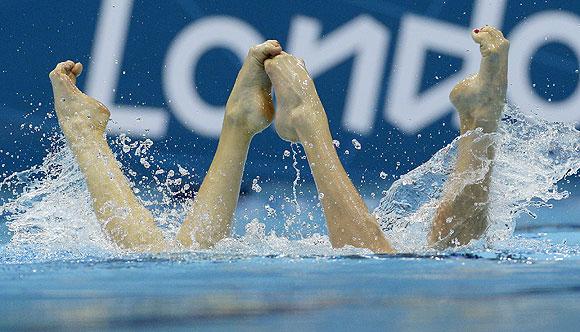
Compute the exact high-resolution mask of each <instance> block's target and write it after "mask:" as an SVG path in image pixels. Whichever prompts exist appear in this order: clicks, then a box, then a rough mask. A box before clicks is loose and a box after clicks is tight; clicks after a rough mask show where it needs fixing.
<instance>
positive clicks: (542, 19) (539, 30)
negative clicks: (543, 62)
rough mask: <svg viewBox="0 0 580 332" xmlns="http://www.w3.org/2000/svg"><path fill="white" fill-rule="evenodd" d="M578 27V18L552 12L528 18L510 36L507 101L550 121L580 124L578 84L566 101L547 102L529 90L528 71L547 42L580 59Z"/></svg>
mask: <svg viewBox="0 0 580 332" xmlns="http://www.w3.org/2000/svg"><path fill="white" fill-rule="evenodd" d="M579 26H580V19H579V18H578V17H577V16H575V15H573V14H569V13H563V12H555V11H551V12H544V13H540V14H536V15H534V16H532V17H530V18H528V19H527V20H526V21H525V23H522V24H520V25H518V26H516V28H514V30H513V31H512V32H511V33H510V41H511V49H512V52H511V54H510V59H509V61H510V69H509V72H510V74H509V76H510V82H512V84H511V85H510V97H511V99H512V100H513V101H514V103H515V104H516V105H518V106H519V107H520V109H521V110H523V111H525V112H529V111H531V110H537V111H538V114H539V115H540V116H542V117H543V118H545V119H547V120H549V121H566V122H574V121H578V120H580V107H579V105H580V83H579V84H578V85H577V87H576V90H575V91H574V93H573V94H572V95H571V96H570V97H568V98H567V99H565V100H562V101H559V102H548V101H546V100H545V99H543V98H542V97H540V96H538V95H537V94H536V93H535V92H534V90H533V89H532V82H531V77H530V68H529V67H530V59H531V58H532V56H533V55H534V53H535V52H537V50H538V49H539V48H540V47H541V46H542V45H543V44H546V43H548V42H554V41H558V42H561V43H564V44H566V45H568V46H569V47H571V48H572V50H573V51H574V53H575V54H576V56H577V57H578V56H580V38H579V37H578V27H579ZM546 36H548V40H547V41H546V39H545V37H546Z"/></svg>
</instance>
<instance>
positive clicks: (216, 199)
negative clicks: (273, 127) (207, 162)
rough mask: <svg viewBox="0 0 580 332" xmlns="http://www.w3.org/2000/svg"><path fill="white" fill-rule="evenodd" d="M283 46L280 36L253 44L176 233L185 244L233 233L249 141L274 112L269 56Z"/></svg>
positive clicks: (202, 243)
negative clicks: (215, 145)
mask: <svg viewBox="0 0 580 332" xmlns="http://www.w3.org/2000/svg"><path fill="white" fill-rule="evenodd" d="M281 51H282V48H281V47H280V44H279V43H278V42H277V41H275V40H270V41H267V42H265V43H263V44H260V45H257V46H255V47H253V48H252V49H250V52H249V53H248V57H247V58H246V61H245V62H244V65H243V66H242V69H241V70H240V73H239V74H238V77H237V79H236V83H235V85H234V88H233V90H232V93H231V95H230V97H229V99H228V102H227V105H226V113H225V117H224V123H223V127H222V132H221V136H220V140H219V144H218V148H217V152H216V154H215V157H214V159H213V161H212V164H211V166H210V168H209V171H208V172H207V175H206V176H205V179H204V181H203V183H202V185H201V188H200V189H199V192H198V194H197V196H196V198H195V201H194V202H193V206H192V207H191V210H190V211H189V214H188V215H187V217H186V219H185V222H184V223H183V225H182V226H181V229H180V230H179V233H178V234H177V239H178V240H179V241H180V242H181V244H182V245H184V246H191V245H192V243H193V239H195V242H197V243H198V244H199V245H200V246H201V247H203V248H208V247H211V246H213V245H214V244H215V243H216V242H218V241H219V240H221V239H223V238H225V237H227V236H228V235H229V234H230V231H231V225H232V218H233V215H234V210H235V208H236V205H237V202H238V195H239V192H240V184H241V179H242V174H243V172H244V164H245V163H246V157H247V155H248V148H249V146H250V141H251V140H252V137H253V136H254V135H255V134H257V133H259V132H261V131H262V130H264V129H265V128H266V127H268V126H269V125H270V123H271V122H272V119H273V117H274V107H273V105H272V96H271V92H272V84H271V83H270V79H269V78H268V76H267V75H266V72H265V71H264V60H266V59H268V58H270V57H272V56H275V55H278V54H280V52H281Z"/></svg>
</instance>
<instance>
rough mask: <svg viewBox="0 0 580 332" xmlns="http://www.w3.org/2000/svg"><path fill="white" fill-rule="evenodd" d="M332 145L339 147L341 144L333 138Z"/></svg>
mask: <svg viewBox="0 0 580 332" xmlns="http://www.w3.org/2000/svg"><path fill="white" fill-rule="evenodd" d="M332 145H334V147H337V148H338V147H339V146H340V142H339V141H338V140H335V139H333V140H332Z"/></svg>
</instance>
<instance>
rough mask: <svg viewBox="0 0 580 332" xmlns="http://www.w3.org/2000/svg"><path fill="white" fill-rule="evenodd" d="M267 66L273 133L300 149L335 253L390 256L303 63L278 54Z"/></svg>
mask: <svg viewBox="0 0 580 332" xmlns="http://www.w3.org/2000/svg"><path fill="white" fill-rule="evenodd" d="M265 65H266V72H267V73H268V75H269V76H270V79H271V80H272V84H273V85H274V90H275V92H276V97H277V99H278V104H279V105H278V111H277V114H276V123H275V125H276V131H277V132H278V134H279V135H280V137H282V138H283V139H285V140H288V141H291V142H300V143H302V145H303V146H304V149H305V151H306V155H307V157H308V162H309V164H310V168H311V170H312V174H313V175H314V180H315V182H316V186H317V189H318V192H319V197H320V200H321V202H322V206H323V208H324V215H325V217H326V223H327V225H328V233H329V237H330V241H331V243H332V245H333V247H343V246H345V245H351V246H354V247H359V248H368V249H371V250H373V251H374V252H393V249H392V247H391V245H390V244H389V242H388V241H387V239H386V238H385V236H384V234H383V232H382V231H381V229H380V227H379V224H378V222H377V220H376V218H375V217H374V216H373V215H372V214H370V213H369V211H368V209H367V207H366V205H365V203H364V201H363V200H362V198H361V197H360V195H359V193H358V192H357V190H356V188H355V187H354V186H353V184H352V182H351V181H350V179H349V178H348V175H347V174H346V172H345V170H344V168H343V167H342V164H341V162H340V160H339V159H338V155H337V154H336V150H335V148H334V146H333V144H332V137H331V134H330V130H329V127H328V120H327V118H326V113H325V111H324V108H323V107H322V103H321V102H320V99H319V97H318V94H317V92H316V88H315V87H314V82H313V81H312V79H311V78H310V76H309V75H308V72H307V71H306V69H305V68H304V63H303V62H302V61H301V60H298V59H296V58H295V57H293V56H291V55H289V54H287V53H282V55H279V56H276V57H274V58H273V59H271V60H266V62H265Z"/></svg>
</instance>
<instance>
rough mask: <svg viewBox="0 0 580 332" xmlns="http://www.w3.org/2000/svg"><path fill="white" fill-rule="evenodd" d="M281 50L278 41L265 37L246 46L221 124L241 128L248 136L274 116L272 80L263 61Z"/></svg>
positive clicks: (266, 125) (255, 132)
mask: <svg viewBox="0 0 580 332" xmlns="http://www.w3.org/2000/svg"><path fill="white" fill-rule="evenodd" d="M280 52H282V47H280V43H279V42H278V41H276V40H268V41H266V42H264V43H262V44H260V45H256V46H254V47H252V48H251V49H250V51H249V52H248V56H247V57H246V60H245V61H244V64H243V66H242V69H240V72H239V74H238V77H237V78H236V83H235V84H234V88H233V89H232V93H231V94H230V97H229V98H228V102H227V104H226V114H225V124H229V125H233V126H235V127H236V128H241V129H243V130H245V131H247V133H248V134H249V135H251V136H253V135H255V134H257V133H259V132H261V131H262V130H264V129H265V128H266V127H268V126H269V125H270V123H271V122H272V119H273V118H274V106H273V104H272V83H270V78H269V77H268V75H266V72H265V71H264V61H265V60H267V59H269V58H271V57H274V56H276V55H278V54H280Z"/></svg>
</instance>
